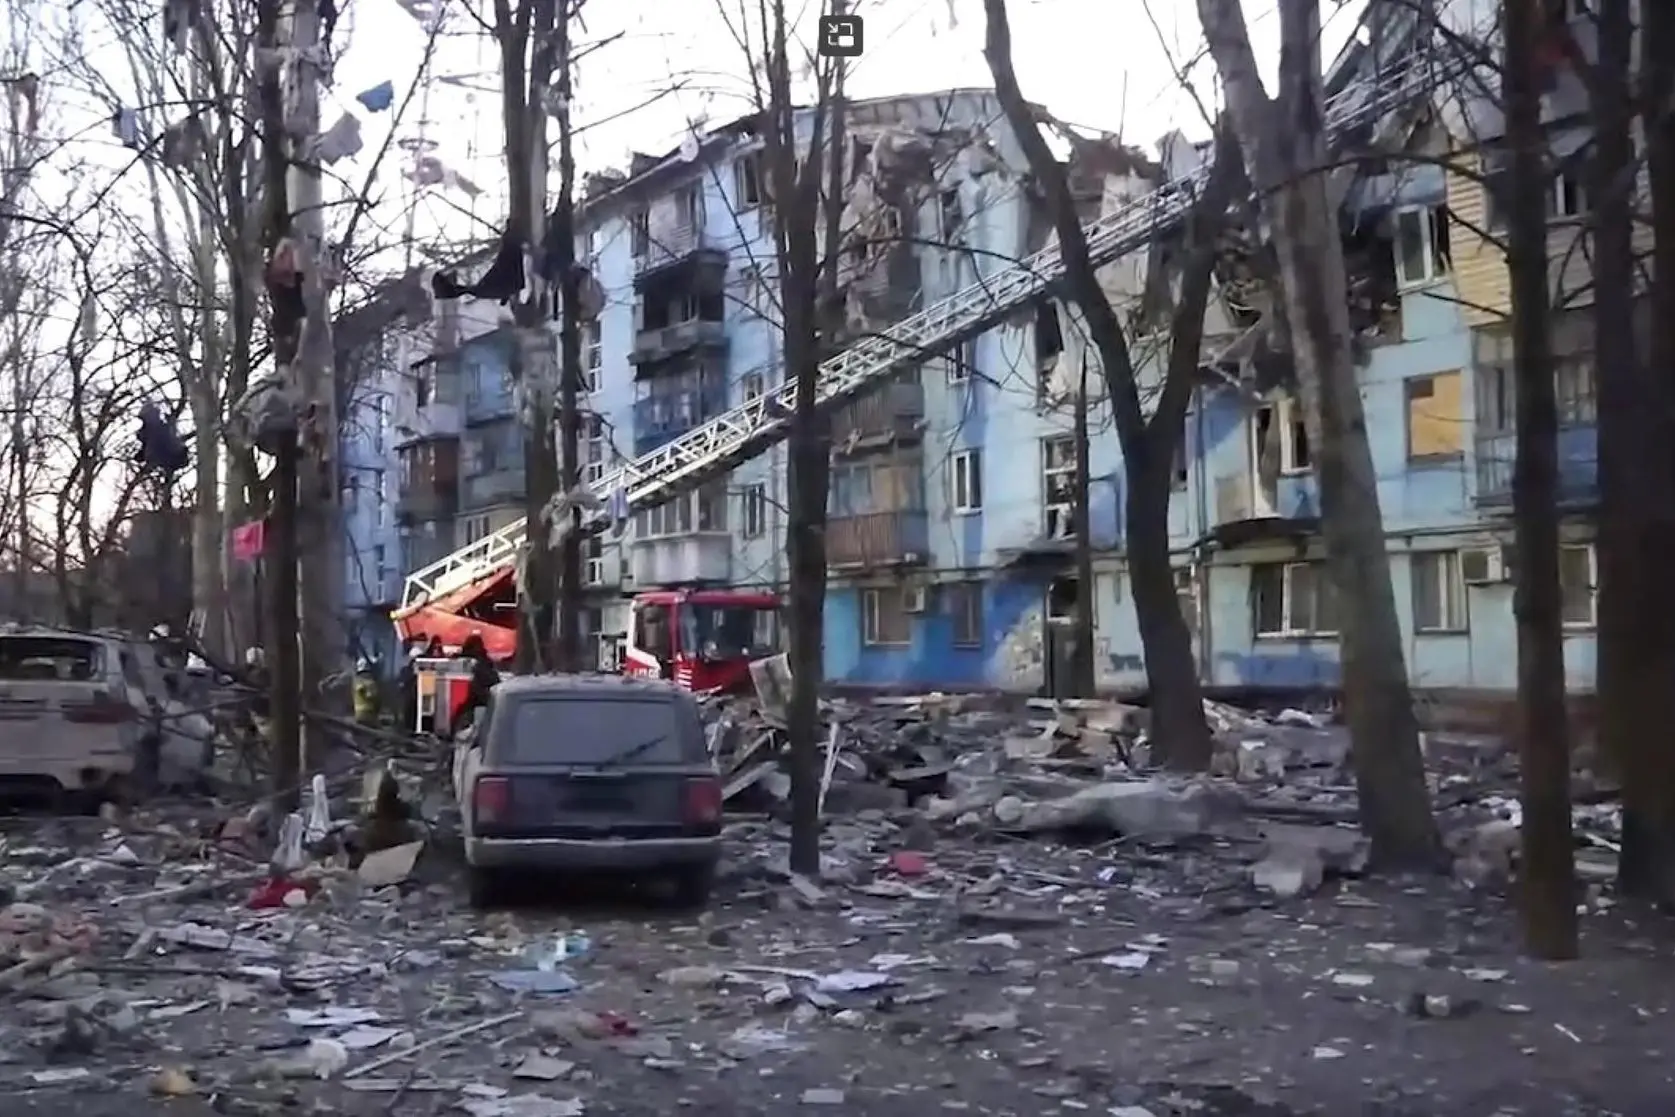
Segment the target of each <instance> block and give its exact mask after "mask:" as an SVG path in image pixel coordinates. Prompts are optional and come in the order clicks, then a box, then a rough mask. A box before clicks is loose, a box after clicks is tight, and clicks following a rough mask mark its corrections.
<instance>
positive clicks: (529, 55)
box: [494, 0, 575, 674]
mask: <svg viewBox="0 0 1675 1117" xmlns="http://www.w3.org/2000/svg"><path fill="white" fill-rule="evenodd" d="M494 12H495V28H496V37H497V38H498V39H499V41H500V79H501V121H502V126H503V128H504V131H505V141H506V176H507V179H508V182H509V189H508V194H509V197H510V201H511V211H512V212H511V216H510V217H509V218H508V220H507V237H508V238H509V239H513V240H520V241H522V243H524V244H526V245H539V244H540V243H541V241H542V232H543V230H544V228H545V225H546V204H547V123H546V122H547V114H546V109H545V108H544V106H543V105H542V103H541V95H542V93H543V92H544V91H545V90H546V87H547V82H548V81H549V80H550V78H551V77H552V73H553V69H554V64H555V60H556V52H555V46H556V44H555V42H554V39H555V35H554V27H555V21H556V16H555V0H518V3H517V5H516V7H515V8H514V6H513V3H512V0H495V4H494ZM568 243H569V244H570V250H571V251H572V252H574V251H575V245H574V241H569V242H568ZM525 284H526V285H525V287H524V289H523V290H522V291H521V292H520V293H519V295H518V297H517V302H516V303H515V304H514V305H513V307H512V321H513V323H514V326H515V327H516V333H517V342H516V344H515V345H514V346H513V348H512V381H513V383H514V384H516V385H517V393H518V419H519V421H520V422H521V423H522V424H523V426H524V444H523V461H524V487H525V491H524V516H525V523H526V527H525V532H524V535H525V540H526V541H525V544H524V559H523V569H522V571H521V577H520V578H519V584H518V642H517V654H516V660H515V663H516V667H517V670H518V671H519V673H522V674H530V673H535V672H540V671H548V670H551V669H552V668H553V666H554V660H555V656H554V654H553V653H554V646H553V645H554V637H555V636H556V634H557V623H556V622H557V590H558V570H557V555H556V554H555V553H554V549H553V545H552V543H553V540H552V527H551V525H550V524H549V523H548V516H549V514H550V511H551V506H552V504H553V498H554V496H555V495H556V494H557V492H558V486H559V466H558V448H557V446H556V445H554V439H553V433H554V428H553V410H554V407H555V405H556V403H557V402H558V391H557V388H558V384H557V379H558V378H557V377H556V376H554V375H553V373H554V369H553V367H552V366H553V360H552V354H551V345H550V337H549V335H548V334H547V331H546V323H547V318H548V315H549V313H550V311H549V306H550V304H549V302H548V300H546V299H544V298H542V297H541V295H540V291H541V290H542V289H543V287H544V285H543V284H542V283H541V281H540V280H539V279H538V278H537V277H536V276H533V275H530V276H527V277H526V278H525Z"/></svg>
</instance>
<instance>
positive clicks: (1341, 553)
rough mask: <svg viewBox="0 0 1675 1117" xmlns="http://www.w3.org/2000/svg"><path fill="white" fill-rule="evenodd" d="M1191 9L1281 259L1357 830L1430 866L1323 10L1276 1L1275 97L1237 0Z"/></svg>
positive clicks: (1395, 858)
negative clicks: (1347, 239) (1350, 284)
mask: <svg viewBox="0 0 1675 1117" xmlns="http://www.w3.org/2000/svg"><path fill="white" fill-rule="evenodd" d="M1198 14H1199V18H1200V20H1201V21H1202V23H1203V25H1204V33H1205V37H1206V39H1207V41H1208V46H1209V51H1210V55H1211V57H1212V58H1214V60H1215V63H1216V69H1217V70H1218V71H1219V73H1220V75H1221V80H1222V83H1223V86H1224V88H1225V91H1226V98H1227V111H1228V114H1229V116H1230V117H1231V119H1232V122H1233V125H1234V128H1235V130H1236V131H1237V134H1238V136H1239V140H1240V145H1241V147H1242V148H1243V149H1244V153H1245V157H1246V159H1247V165H1248V167H1249V168H1250V173H1251V179H1252V181H1253V183H1254V185H1255V186H1256V188H1257V190H1258V191H1259V193H1260V194H1261V196H1262V199H1263V211H1264V212H1265V213H1266V214H1267V216H1268V218H1269V221H1270V222H1271V226H1272V230H1273V240H1274V247H1275V250H1276V254H1277V256H1278V259H1279V272H1280V286H1281V288H1282V292H1283V296H1284V300H1283V305H1284V308H1285V321H1286V324H1287V326H1288V328H1289V333H1290V337H1291V341H1292V349H1293V355H1294V358H1295V360H1296V365H1297V378H1298V382H1299V385H1300V387H1301V395H1302V401H1303V405H1304V406H1303V409H1304V414H1305V420H1306V423H1307V429H1308V435H1309V444H1310V446H1312V447H1314V451H1315V452H1314V461H1315V468H1316V476H1318V478H1319V479H1320V503H1321V530H1322V532H1323V534H1324V536H1325V539H1326V546H1327V560H1328V568H1329V571H1330V575H1331V578H1332V582H1333V585H1334V587H1335V589H1336V591H1337V594H1338V599H1339V601H1340V602H1342V606H1341V607H1340V609H1339V614H1340V618H1339V619H1340V626H1339V627H1340V628H1341V629H1342V634H1341V644H1340V647H1341V649H1342V651H1341V655H1342V660H1343V679H1344V705H1345V709H1346V713H1347V716H1348V720H1349V726H1350V733H1351V736H1352V740H1353V756H1354V763H1355V775H1356V786H1357V791H1358V792H1359V796H1360V811H1361V826H1362V829H1363V830H1364V831H1365V832H1366V833H1367V835H1368V837H1369V838H1370V839H1371V840H1372V850H1373V856H1374V858H1375V859H1376V860H1377V861H1379V862H1382V863H1386V864H1393V863H1400V864H1408V865H1423V866H1428V867H1435V866H1437V865H1438V864H1440V863H1441V840H1440V837H1439V835H1438V833H1437V827H1436V821H1435V820H1434V819H1433V818H1432V817H1431V811H1430V800H1429V793H1428V791H1427V789H1426V785H1425V771H1424V761H1423V758H1422V756H1421V754H1420V750H1419V725H1418V721H1417V718H1416V717H1415V713H1414V708H1413V696H1412V692H1411V691H1410V689H1409V686H1408V678H1407V666H1406V663H1405V662H1404V656H1403V652H1402V634H1401V626H1400V624H1399V622H1398V620H1397V617H1396V600H1395V591H1394V588H1393V586H1392V585H1391V580H1390V561H1389V556H1388V554H1387V553H1386V551H1385V544H1384V523H1383V517H1382V515H1381V512H1380V509H1379V502H1378V488H1377V477H1376V475H1375V473H1374V470H1373V460H1372V451H1371V449H1370V448H1369V446H1368V443H1367V432H1366V415H1365V412H1364V410H1363V408H1362V403H1361V394H1360V388H1359V385H1358V383H1357V381H1356V371H1355V370H1356V361H1355V358H1354V353H1353V352H1352V350H1351V348H1350V336H1351V335H1350V328H1349V311H1348V307H1347V305H1346V304H1345V302H1344V299H1343V292H1344V291H1345V290H1346V289H1347V284H1346V278H1347V277H1346V272H1345V267H1344V254H1343V246H1342V244H1341V243H1340V242H1339V239H1338V222H1337V214H1336V213H1335V212H1334V210H1333V208H1332V203H1331V201H1330V194H1329V191H1328V189H1327V174H1326V171H1327V170H1328V168H1329V166H1330V163H1329V152H1328V149H1327V135H1326V119H1325V117H1326V112H1325V104H1324V96H1323V93H1322V88H1321V71H1320V11H1319V7H1318V5H1317V4H1315V3H1314V2H1313V0H1282V2H1281V4H1280V7H1279V20H1280V73H1279V92H1278V94H1277V95H1275V96H1272V97H1270V96H1269V94H1268V92H1267V90H1266V89H1265V88H1264V86H1263V84H1262V79H1261V77H1260V75H1259V74H1258V73H1257V69H1256V56H1255V53H1254V52H1253V51H1252V50H1251V46H1250V34H1249V32H1248V30H1247V28H1246V26H1245V17H1244V13H1243V11H1242V10H1241V8H1240V6H1239V2H1238V0H1198Z"/></svg>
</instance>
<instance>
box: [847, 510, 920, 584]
mask: <svg viewBox="0 0 1675 1117" xmlns="http://www.w3.org/2000/svg"><path fill="white" fill-rule="evenodd" d="M929 557H930V525H929V520H928V519H927V517H926V515H925V513H924V511H923V510H913V509H898V510H895V511H891V512H865V513H862V514H860V515H856V516H834V517H831V518H830V519H828V520H827V522H826V565H827V566H828V567H829V568H831V569H833V570H846V569H847V570H858V569H861V568H872V567H878V566H919V565H922V564H924V563H925V562H926V561H928V560H929Z"/></svg>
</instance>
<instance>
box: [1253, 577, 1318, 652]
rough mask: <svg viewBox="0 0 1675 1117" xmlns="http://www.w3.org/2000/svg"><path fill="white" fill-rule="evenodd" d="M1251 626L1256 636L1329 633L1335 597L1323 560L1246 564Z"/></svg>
mask: <svg viewBox="0 0 1675 1117" xmlns="http://www.w3.org/2000/svg"><path fill="white" fill-rule="evenodd" d="M1250 599H1251V630H1252V631H1253V632H1254V633H1255V634H1256V635H1258V636H1333V635H1336V634H1337V630H1338V624H1337V601H1336V595H1335V594H1334V592H1333V588H1332V583H1331V580H1330V579H1328V578H1327V576H1326V564H1325V563H1321V562H1268V563H1258V564H1256V565H1254V566H1252V567H1251V568H1250Z"/></svg>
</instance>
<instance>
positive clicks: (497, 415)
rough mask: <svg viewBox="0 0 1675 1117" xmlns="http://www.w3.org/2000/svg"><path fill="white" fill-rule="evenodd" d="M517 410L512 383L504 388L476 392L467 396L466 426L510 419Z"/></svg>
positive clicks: (476, 425)
mask: <svg viewBox="0 0 1675 1117" xmlns="http://www.w3.org/2000/svg"><path fill="white" fill-rule="evenodd" d="M516 410H517V403H516V401H515V400H514V399H513V398H512V390H511V387H510V385H508V386H507V387H506V388H505V389H504V390H497V391H491V392H478V393H474V394H472V395H468V396H466V397H465V416H464V418H465V426H468V427H478V426H482V425H483V424H484V423H496V422H499V421H500V420H502V419H510V418H511V417H512V415H513V413H514V412H515V411H516Z"/></svg>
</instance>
